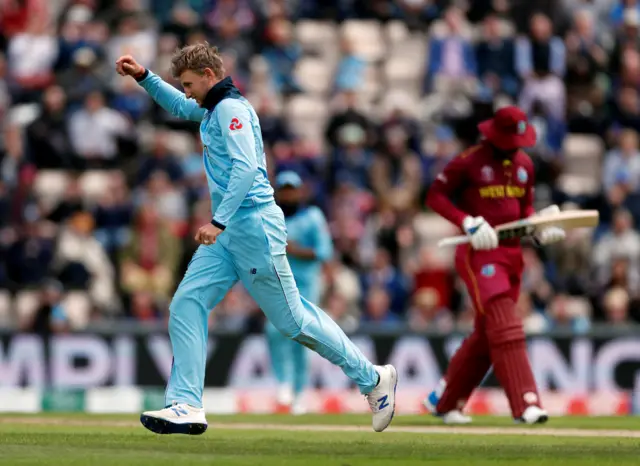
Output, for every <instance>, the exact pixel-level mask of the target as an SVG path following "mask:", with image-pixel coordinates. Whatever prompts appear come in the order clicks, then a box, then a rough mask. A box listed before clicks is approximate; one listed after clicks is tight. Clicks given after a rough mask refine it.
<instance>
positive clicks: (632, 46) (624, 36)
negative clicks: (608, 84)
mask: <svg viewBox="0 0 640 466" xmlns="http://www.w3.org/2000/svg"><path fill="white" fill-rule="evenodd" d="M639 28H640V13H638V11H637V10H626V11H625V12H624V19H623V24H622V25H621V27H619V28H617V29H616V30H615V31H614V33H615V44H614V47H613V50H612V51H611V52H610V55H611V59H610V61H609V73H610V75H611V76H612V78H614V79H613V80H614V82H615V78H616V76H617V75H618V74H619V73H620V72H621V71H622V64H623V63H624V60H625V55H626V54H627V52H629V51H636V50H638V47H640V36H639V35H638V30H639Z"/></svg>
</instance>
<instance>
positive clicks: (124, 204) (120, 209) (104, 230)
mask: <svg viewBox="0 0 640 466" xmlns="http://www.w3.org/2000/svg"><path fill="white" fill-rule="evenodd" d="M94 218H95V222H96V230H95V237H96V239H97V240H98V241H100V244H102V247H104V249H105V251H106V252H107V254H109V256H110V257H111V258H112V259H114V258H115V257H114V256H115V254H116V253H117V251H119V250H120V248H122V247H123V246H124V245H125V244H126V243H127V242H128V241H129V237H130V234H131V229H130V225H131V222H132V220H133V204H132V201H131V198H130V195H129V190H128V187H127V185H126V182H125V177H124V174H123V173H122V172H113V173H111V174H110V175H109V182H108V188H107V189H106V190H105V191H104V193H103V194H102V197H101V198H100V199H99V200H98V203H97V205H96V206H95V209H94Z"/></svg>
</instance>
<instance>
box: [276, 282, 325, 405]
mask: <svg viewBox="0 0 640 466" xmlns="http://www.w3.org/2000/svg"><path fill="white" fill-rule="evenodd" d="M294 278H295V276H294ZM311 288H313V289H311ZM298 292H299V293H300V294H301V295H302V296H303V297H304V298H305V299H307V300H308V301H309V302H311V303H313V304H315V303H317V302H319V296H318V292H317V287H310V286H307V287H303V286H302V285H298ZM264 333H265V337H266V339H267V345H268V346H269V356H270V357H271V368H272V369H273V375H274V376H275V378H276V380H277V381H278V383H279V384H280V385H282V384H287V385H289V386H290V387H291V388H292V389H293V393H294V395H296V396H297V395H299V394H301V393H302V392H303V391H304V389H305V388H306V387H307V383H308V380H309V351H308V350H307V348H305V347H304V346H302V345H301V344H299V343H297V342H296V341H294V340H291V339H289V338H287V337H286V336H285V335H283V334H282V333H281V332H280V331H279V330H278V329H277V328H276V327H275V325H273V324H272V323H271V322H269V321H267V322H266V323H265V326H264Z"/></svg>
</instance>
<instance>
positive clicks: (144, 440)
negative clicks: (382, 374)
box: [0, 414, 640, 466]
mask: <svg viewBox="0 0 640 466" xmlns="http://www.w3.org/2000/svg"><path fill="white" fill-rule="evenodd" d="M208 420H209V423H210V425H209V430H208V431H207V432H206V433H205V434H204V435H202V436H199V437H188V436H160V435H155V434H152V433H151V432H148V431H146V430H145V429H144V428H143V427H142V426H140V425H139V423H138V419H137V416H136V415H117V416H115V415H105V416H98V415H85V414H42V415H10V414H3V415H0V464H1V465H3V466H4V465H7V466H8V465H64V466H73V465H83V466H85V465H91V466H93V465H96V466H102V465H114V466H115V465H119V466H120V465H147V464H150V465H183V464H184V465H200V464H207V465H211V464H217V465H232V466H235V465H251V466H270V465H283V466H289V465H304V466H316V465H317V466H320V465H322V466H325V465H337V466H355V465H394V466H395V465H417V464H434V465H463V466H471V465H481V466H483V465H561V464H567V465H581V466H582V465H594V466H596V465H598V466H601V465H617V466H621V465H637V464H640V463H639V461H640V460H639V459H638V458H639V457H640V456H639V455H640V418H634V417H620V418H610V417H606V418H605V417H592V418H577V417H576V418H568V417H565V418H552V419H551V421H550V422H549V423H548V424H547V425H545V426H533V427H521V426H515V425H514V424H513V422H512V421H511V420H510V419H507V418H488V417H487V418H476V419H475V422H474V425H473V426H472V427H464V428H460V427H457V428H449V427H446V426H442V425H441V424H440V423H439V422H438V420H437V419H434V418H431V417H428V416H399V417H397V418H396V419H395V420H394V423H393V425H392V426H391V428H390V429H389V430H388V431H386V432H383V433H379V434H378V433H374V432H372V431H370V417H369V416H360V415H340V416H319V415H309V416H300V417H290V416H284V415H281V416H266V415H265V416H259V415H255V416H250V415H243V416H209V419H208Z"/></svg>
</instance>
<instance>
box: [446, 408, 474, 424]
mask: <svg viewBox="0 0 640 466" xmlns="http://www.w3.org/2000/svg"><path fill="white" fill-rule="evenodd" d="M472 420H473V419H471V417H470V416H467V415H466V414H462V411H460V410H459V409H454V410H453V411H449V412H448V413H445V414H443V415H442V422H444V423H445V424H448V425H461V424H471V421H472Z"/></svg>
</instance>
